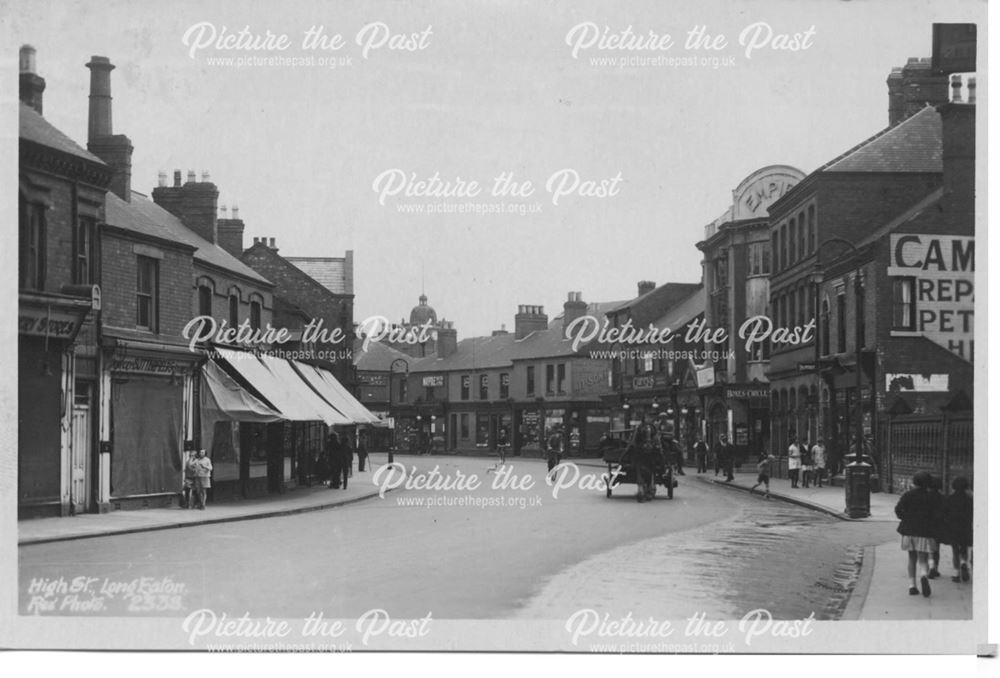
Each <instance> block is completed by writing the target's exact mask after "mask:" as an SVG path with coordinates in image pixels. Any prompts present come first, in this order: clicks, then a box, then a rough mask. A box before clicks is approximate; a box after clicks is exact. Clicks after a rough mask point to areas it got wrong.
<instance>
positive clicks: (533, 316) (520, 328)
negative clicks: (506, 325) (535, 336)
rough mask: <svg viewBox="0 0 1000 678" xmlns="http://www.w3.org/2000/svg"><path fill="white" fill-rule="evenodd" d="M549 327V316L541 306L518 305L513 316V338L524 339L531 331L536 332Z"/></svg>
mask: <svg viewBox="0 0 1000 678" xmlns="http://www.w3.org/2000/svg"><path fill="white" fill-rule="evenodd" d="M548 327H549V317H548V316H547V315H545V311H544V310H543V309H542V307H541V306H533V305H524V304H522V305H520V306H518V307H517V315H515V316H514V339H524V338H525V337H526V336H528V335H529V334H531V333H532V332H538V331H542V330H545V329H548Z"/></svg>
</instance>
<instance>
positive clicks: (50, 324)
mask: <svg viewBox="0 0 1000 678" xmlns="http://www.w3.org/2000/svg"><path fill="white" fill-rule="evenodd" d="M82 322H83V316H82V315H77V314H74V313H64V312H61V311H51V312H46V311H42V310H38V311H35V310H25V309H21V310H20V311H18V314H17V331H18V332H19V333H20V334H30V335H32V336H37V337H55V338H57V339H69V338H71V337H72V336H73V335H74V334H75V333H76V328H77V327H79V326H80V324H81V323H82Z"/></svg>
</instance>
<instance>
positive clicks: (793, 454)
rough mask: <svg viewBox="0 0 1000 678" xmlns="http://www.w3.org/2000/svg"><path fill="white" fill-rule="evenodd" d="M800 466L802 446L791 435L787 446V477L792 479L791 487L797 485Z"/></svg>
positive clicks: (793, 487)
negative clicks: (790, 440)
mask: <svg viewBox="0 0 1000 678" xmlns="http://www.w3.org/2000/svg"><path fill="white" fill-rule="evenodd" d="M801 467H802V448H801V447H799V441H798V438H796V437H795V436H792V443H791V445H789V446H788V477H789V478H790V479H791V481H792V489H796V488H798V486H799V469H800V468H801Z"/></svg>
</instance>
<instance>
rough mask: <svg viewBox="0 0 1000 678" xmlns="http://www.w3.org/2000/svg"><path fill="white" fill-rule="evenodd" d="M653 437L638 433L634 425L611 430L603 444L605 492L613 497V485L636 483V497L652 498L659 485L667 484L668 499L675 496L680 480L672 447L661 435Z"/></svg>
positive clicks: (638, 498) (647, 499)
mask: <svg viewBox="0 0 1000 678" xmlns="http://www.w3.org/2000/svg"><path fill="white" fill-rule="evenodd" d="M640 433H641V432H640ZM650 438H652V437H651V436H645V438H644V437H643V436H642V435H639V436H637V435H635V431H634V429H623V430H618V431H610V432H609V433H608V435H607V436H606V437H605V440H604V443H603V444H602V453H603V458H604V463H606V464H607V465H608V472H607V475H606V476H605V496H607V497H610V496H611V494H612V491H613V490H614V488H616V487H619V486H621V485H624V484H626V483H628V484H633V485H636V486H637V490H636V499H637V500H638V501H640V502H642V501H650V500H652V499H653V498H654V497H655V496H656V488H657V486H662V487H664V488H666V490H667V499H673V498H674V488H675V487H677V481H676V480H675V479H674V469H673V465H672V463H671V462H672V450H669V449H668V450H664V449H663V445H662V444H661V442H660V440H659V439H658V437H657V439H650Z"/></svg>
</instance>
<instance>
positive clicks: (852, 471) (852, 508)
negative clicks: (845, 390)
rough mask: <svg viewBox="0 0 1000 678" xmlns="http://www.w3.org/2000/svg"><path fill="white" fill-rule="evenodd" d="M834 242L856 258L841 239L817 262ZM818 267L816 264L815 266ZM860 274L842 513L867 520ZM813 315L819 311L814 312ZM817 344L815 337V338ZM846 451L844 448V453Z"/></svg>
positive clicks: (857, 277) (856, 278) (861, 273)
mask: <svg viewBox="0 0 1000 678" xmlns="http://www.w3.org/2000/svg"><path fill="white" fill-rule="evenodd" d="M831 242H837V243H840V244H842V245H846V246H848V247H850V248H851V251H852V253H854V254H857V252H858V248H857V246H856V245H855V244H854V243H852V242H851V241H850V240H845V239H844V238H838V237H833V238H827V239H826V240H824V241H823V242H822V243H820V245H819V247H818V248H817V250H816V251H817V255H816V256H817V260H818V258H819V251H820V250H821V249H822V248H823V246H824V245H826V244H828V243H831ZM817 265H818V264H817ZM863 277H864V271H863V270H862V269H861V265H860V264H858V268H857V270H856V271H855V274H854V312H855V316H854V363H855V364H854V400H855V408H856V410H857V421H856V422H855V427H856V428H855V433H854V435H855V443H854V444H855V447H854V460H853V461H852V462H851V463H850V464H848V465H847V466H846V467H845V468H844V502H845V504H846V508H845V512H846V513H847V515H848V516H850V517H851V518H867V517H869V516H870V515H871V472H872V467H871V466H870V465H869V464H867V463H865V461H864V456H863V454H864V452H863V444H864V442H863V441H864V412H863V411H862V407H863V403H864V400H863V399H862V397H861V349H862V345H863V344H864V341H865V338H864V333H863V328H864V325H863V324H862V318H861V313H862V305H863V303H864V294H865V288H864V280H863ZM816 310H817V312H818V311H819V309H818V308H817V309H816ZM816 340H817V341H818V340H819V337H817V338H816ZM849 450H850V448H848V451H849Z"/></svg>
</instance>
